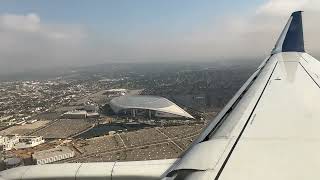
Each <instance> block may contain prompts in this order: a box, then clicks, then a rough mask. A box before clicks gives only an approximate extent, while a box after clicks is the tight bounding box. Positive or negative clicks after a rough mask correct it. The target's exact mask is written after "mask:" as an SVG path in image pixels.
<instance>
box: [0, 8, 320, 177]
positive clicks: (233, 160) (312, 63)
mask: <svg viewBox="0 0 320 180" xmlns="http://www.w3.org/2000/svg"><path fill="white" fill-rule="evenodd" d="M301 14H302V13H301V12H300V11H297V12H294V13H293V14H292V15H291V16H290V19H289V21H288V23H287V24H286V26H285V28H284V30H283V32H282V33H281V35H280V37H279V39H278V41H277V43H276V45H275V47H274V49H273V50H272V52H271V55H270V57H268V58H267V59H265V61H263V62H262V64H261V65H260V66H259V67H258V68H257V69H256V71H255V72H254V73H253V75H252V76H251V77H250V78H249V79H248V80H247V81H246V82H245V84H244V85H243V86H242V87H241V88H240V90H239V91H238V92H237V93H236V94H235V96H234V97H233V98H232V99H231V100H230V101H229V102H228V104H227V105H226V106H225V107H224V109H223V110H222V111H221V112H220V113H219V115H218V116H217V117H216V118H215V119H214V120H213V121H212V122H211V123H209V124H208V126H207V127H206V128H205V130H204V131H203V132H202V133H201V134H200V136H199V138H198V139H197V140H195V141H194V142H193V144H192V146H191V147H190V148H189V149H188V150H187V151H186V152H185V153H184V154H183V155H182V156H181V158H178V159H171V160H155V161H135V162H109V163H82V164H77V163H71V164H51V165H50V164H49V165H40V166H26V167H19V168H16V169H9V170H6V171H3V172H1V173H0V177H1V178H4V179H93V178H95V179H164V180H173V179H188V180H189V179H190V180H191V179H197V180H204V179H206V180H207V179H214V180H218V179H221V180H228V179H243V180H250V179H252V180H257V179H299V180H300V179H316V178H317V177H320V171H319V170H318V169H319V168H320V153H319V152H320V105H319V103H318V102H320V93H319V92H320V91H319V90H320V89H319V88H320V63H319V61H317V60H316V59H314V58H313V57H312V56H310V55H309V54H307V53H305V50H304V40H303V28H302V17H301V16H302V15H301Z"/></svg>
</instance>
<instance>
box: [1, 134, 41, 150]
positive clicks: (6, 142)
mask: <svg viewBox="0 0 320 180" xmlns="http://www.w3.org/2000/svg"><path fill="white" fill-rule="evenodd" d="M42 143H44V139H43V137H42V136H17V135H9V136H0V150H2V151H9V150H11V149H13V148H14V149H22V148H30V147H35V146H38V145H39V144H42Z"/></svg>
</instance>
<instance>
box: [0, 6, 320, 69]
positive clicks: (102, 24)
mask: <svg viewBox="0 0 320 180" xmlns="http://www.w3.org/2000/svg"><path fill="white" fill-rule="evenodd" d="M318 7H320V6H318V2H317V1H315V0H296V1H290V0H265V1H263V0H261V1H236V2H234V1H224V2H214V1H208V0H206V1H201V2H194V1H183V2H182V1H145V0H139V1H134V2H132V1H125V0H124V1H93V2H92V1H90V2H88V1H67V2H66V1H55V2H49V1H37V0H32V1H28V2H21V1H20V2H18V1H3V4H2V6H1V8H0V29H1V32H0V37H1V42H0V47H1V48H0V54H1V55H0V58H1V60H0V71H1V74H7V73H12V72H21V71H22V72H23V71H30V70H33V69H39V68H48V67H63V66H83V65H92V64H102V63H109V62H113V63H114V62H130V63H132V62H159V61H160V62H163V61H168V62H170V61H180V62H184V61H201V60H203V59H205V60H212V61H214V60H221V59H222V60H230V59H232V60H234V59H253V60H256V61H262V59H263V57H264V56H266V55H268V54H269V52H270V51H271V49H270V47H272V46H273V45H274V42H275V40H276V38H277V37H278V35H279V34H280V31H281V28H282V26H283V24H284V23H285V22H286V19H287V17H288V16H289V14H290V13H291V12H292V11H294V10H300V9H301V10H305V11H306V16H308V18H305V19H306V20H307V21H305V23H304V25H305V26H307V27H306V28H305V30H306V31H308V30H310V31H312V32H308V33H305V34H307V35H309V36H308V37H305V39H306V49H307V50H309V52H311V53H313V54H314V55H315V56H318V55H319V54H320V53H319V52H320V50H319V48H318V47H317V46H316V42H317V40H314V39H317V38H318V37H317V36H316V33H317V32H318V30H319V29H320V28H319V27H317V26H318V25H317V23H314V22H316V20H315V19H317V17H319V15H317V14H316V13H314V12H316V11H317V10H318V9H317V8H318ZM308 39H310V40H312V41H308ZM230 51H232V53H229V52H230Z"/></svg>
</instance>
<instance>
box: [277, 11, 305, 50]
mask: <svg viewBox="0 0 320 180" xmlns="http://www.w3.org/2000/svg"><path fill="white" fill-rule="evenodd" d="M301 14H302V11H296V12H293V13H292V14H291V16H290V18H289V20H288V22H287V24H286V26H285V27H284V29H283V31H282V33H281V35H280V37H279V39H278V41H277V43H276V45H275V47H274V48H273V50H272V52H271V54H276V53H279V52H305V50H304V40H303V27H302V15H301Z"/></svg>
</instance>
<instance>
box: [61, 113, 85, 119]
mask: <svg viewBox="0 0 320 180" xmlns="http://www.w3.org/2000/svg"><path fill="white" fill-rule="evenodd" d="M62 117H63V118H68V119H85V118H87V111H68V112H66V113H64V114H63V115H62Z"/></svg>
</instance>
